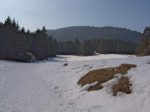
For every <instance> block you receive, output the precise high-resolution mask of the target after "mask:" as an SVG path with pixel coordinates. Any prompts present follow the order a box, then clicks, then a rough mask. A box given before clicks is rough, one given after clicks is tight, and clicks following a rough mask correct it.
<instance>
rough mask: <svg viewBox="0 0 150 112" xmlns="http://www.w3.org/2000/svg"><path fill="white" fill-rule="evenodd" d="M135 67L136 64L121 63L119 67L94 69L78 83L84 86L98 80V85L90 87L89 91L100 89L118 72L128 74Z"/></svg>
mask: <svg viewBox="0 0 150 112" xmlns="http://www.w3.org/2000/svg"><path fill="white" fill-rule="evenodd" d="M134 67H136V65H134V64H121V65H120V66H119V67H114V68H104V69H98V70H92V71H90V72H88V73H87V74H86V75H85V76H83V77H81V78H80V80H79V81H78V84H79V85H81V86H84V85H86V84H92V83H94V82H98V83H97V84H96V85H94V86H91V87H89V88H88V89H87V91H94V90H99V89H102V88H103V86H102V85H101V84H102V83H104V82H107V81H109V80H111V79H113V78H114V76H115V75H116V74H121V75H123V74H126V73H127V72H128V70H130V69H131V68H134ZM121 81H122V80H121Z"/></svg>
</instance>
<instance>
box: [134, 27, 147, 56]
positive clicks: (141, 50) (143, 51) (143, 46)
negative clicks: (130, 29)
mask: <svg viewBox="0 0 150 112" xmlns="http://www.w3.org/2000/svg"><path fill="white" fill-rule="evenodd" d="M136 54H137V55H140V56H145V55H150V27H146V28H145V29H144V32H143V38H142V41H141V42H140V43H139V45H138V47H137V49H136Z"/></svg>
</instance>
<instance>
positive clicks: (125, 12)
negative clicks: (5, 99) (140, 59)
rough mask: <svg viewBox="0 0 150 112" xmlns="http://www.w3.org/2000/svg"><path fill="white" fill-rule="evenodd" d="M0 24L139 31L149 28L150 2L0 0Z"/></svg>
mask: <svg viewBox="0 0 150 112" xmlns="http://www.w3.org/2000/svg"><path fill="white" fill-rule="evenodd" d="M0 5H1V6H0V21H4V20H5V19H6V17H7V16H10V17H11V18H15V19H16V20H17V21H18V22H19V24H20V25H21V26H25V28H26V29H28V28H29V29H31V30H32V31H33V30H35V29H36V28H37V27H39V28H40V27H42V26H46V28H47V29H56V28H61V27H67V26H83V25H86V26H99V27H102V26H117V27H125V28H129V29H132V30H136V31H140V32H142V31H143V29H144V28H145V26H149V25H150V14H149V13H150V12H149V11H150V0H0Z"/></svg>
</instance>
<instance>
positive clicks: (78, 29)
mask: <svg viewBox="0 0 150 112" xmlns="http://www.w3.org/2000/svg"><path fill="white" fill-rule="evenodd" d="M47 34H48V35H51V36H53V38H55V39H56V40H58V41H70V40H74V39H76V38H78V39H79V40H80V41H83V40H89V39H94V38H100V39H101V38H103V39H119V40H125V41H134V42H139V40H140V39H141V38H142V34H141V33H140V32H137V31H132V30H129V29H126V28H119V27H111V26H106V27H93V26H72V27H65V28H59V29H55V30H47Z"/></svg>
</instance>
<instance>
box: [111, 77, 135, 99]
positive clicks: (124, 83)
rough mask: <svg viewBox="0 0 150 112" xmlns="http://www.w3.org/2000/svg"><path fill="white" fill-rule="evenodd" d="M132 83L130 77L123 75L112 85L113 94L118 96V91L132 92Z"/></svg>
mask: <svg viewBox="0 0 150 112" xmlns="http://www.w3.org/2000/svg"><path fill="white" fill-rule="evenodd" d="M131 85H132V84H130V81H129V78H128V77H121V78H120V79H119V80H118V83H117V84H115V85H113V87H112V92H113V96H116V95H117V93H118V92H123V93H126V94H130V93H131V89H130V86H131Z"/></svg>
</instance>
